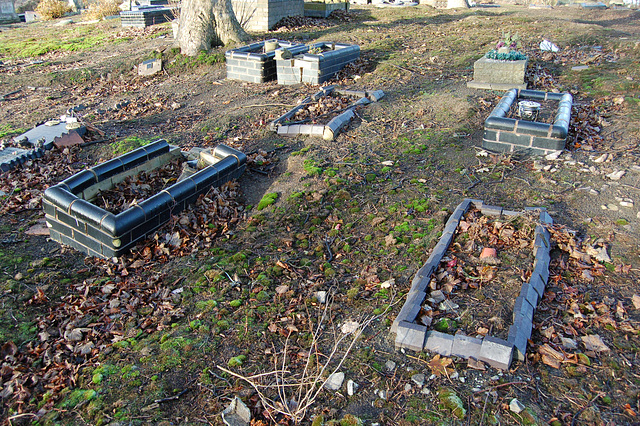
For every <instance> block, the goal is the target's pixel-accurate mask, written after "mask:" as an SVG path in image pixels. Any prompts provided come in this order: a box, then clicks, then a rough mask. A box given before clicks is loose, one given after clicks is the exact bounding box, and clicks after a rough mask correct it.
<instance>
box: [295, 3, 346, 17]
mask: <svg viewBox="0 0 640 426" xmlns="http://www.w3.org/2000/svg"><path fill="white" fill-rule="evenodd" d="M334 10H344V11H345V12H346V11H347V10H349V2H337V3H325V2H323V1H306V2H304V16H309V17H311V18H328V17H329V15H331V12H333V11H334Z"/></svg>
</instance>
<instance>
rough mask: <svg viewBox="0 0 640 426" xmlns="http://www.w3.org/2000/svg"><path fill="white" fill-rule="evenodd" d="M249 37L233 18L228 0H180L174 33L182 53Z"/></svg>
mask: <svg viewBox="0 0 640 426" xmlns="http://www.w3.org/2000/svg"><path fill="white" fill-rule="evenodd" d="M248 39H249V36H248V35H247V33H246V32H245V31H244V30H243V29H242V27H241V26H240V23H238V20H237V19H236V15H235V13H233V9H232V7H231V0H182V7H181V10H180V20H179V28H178V37H177V39H176V41H177V44H178V46H180V51H181V53H182V54H183V55H188V56H195V55H197V54H198V53H200V52H201V51H203V50H204V51H207V50H209V49H211V48H212V47H213V46H220V45H224V44H227V43H229V42H242V41H246V40H248Z"/></svg>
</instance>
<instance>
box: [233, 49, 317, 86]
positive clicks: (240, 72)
mask: <svg viewBox="0 0 640 426" xmlns="http://www.w3.org/2000/svg"><path fill="white" fill-rule="evenodd" d="M267 42H276V43H278V44H279V45H280V47H279V49H287V50H288V51H289V52H291V54H292V55H298V54H300V53H305V52H307V51H308V50H309V46H307V45H305V44H302V43H291V42H288V41H284V40H277V39H275V38H274V39H270V40H264V41H258V42H256V43H251V44H248V45H246V46H241V47H238V48H236V49H231V50H227V51H226V52H225V54H224V57H225V60H226V63H227V78H228V79H229V80H242V81H248V82H250V83H264V82H266V81H269V80H274V79H275V78H276V60H275V56H276V51H275V50H272V51H270V52H263V50H264V45H265V43H267Z"/></svg>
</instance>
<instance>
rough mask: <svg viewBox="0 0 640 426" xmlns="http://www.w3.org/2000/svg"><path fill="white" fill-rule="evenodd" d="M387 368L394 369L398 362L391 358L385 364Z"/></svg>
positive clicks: (388, 369)
mask: <svg viewBox="0 0 640 426" xmlns="http://www.w3.org/2000/svg"><path fill="white" fill-rule="evenodd" d="M384 366H385V368H386V369H387V371H393V370H395V369H396V363H395V362H393V361H391V360H389V361H387V362H386V363H385V364H384Z"/></svg>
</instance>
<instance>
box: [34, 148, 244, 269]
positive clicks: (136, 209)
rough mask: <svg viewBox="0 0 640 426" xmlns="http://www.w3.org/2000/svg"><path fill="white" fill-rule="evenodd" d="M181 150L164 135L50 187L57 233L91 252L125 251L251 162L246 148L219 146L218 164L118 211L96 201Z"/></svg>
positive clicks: (50, 219) (51, 222) (47, 198)
mask: <svg viewBox="0 0 640 426" xmlns="http://www.w3.org/2000/svg"><path fill="white" fill-rule="evenodd" d="M181 155H182V154H181V152H180V150H179V148H177V147H174V146H171V145H169V144H168V143H167V142H166V141H164V140H159V141H156V142H153V143H151V144H149V145H146V146H144V147H142V148H138V149H136V150H134V151H131V152H129V153H127V154H124V155H121V156H119V157H117V158H114V159H112V160H109V161H107V162H105V163H102V164H99V165H97V166H95V167H93V168H91V169H87V170H83V171H81V172H79V173H77V174H75V175H73V176H71V177H70V178H68V179H66V180H64V181H62V182H60V183H59V184H57V185H55V186H52V187H50V188H48V189H47V190H46V191H45V192H44V197H43V207H44V211H45V218H46V220H47V226H48V227H49V228H50V234H51V238H52V239H53V240H55V241H57V242H59V243H61V244H65V245H68V246H71V247H73V248H75V249H76V250H78V251H81V252H83V253H86V254H87V255H90V256H98V257H105V258H110V257H116V256H120V255H121V254H123V253H125V252H127V251H128V250H129V248H131V247H132V246H133V245H135V244H136V243H137V242H138V241H140V240H141V239H143V238H145V237H146V236H148V235H150V234H152V233H153V232H154V231H155V230H156V229H158V228H159V227H160V226H162V225H164V224H165V223H166V222H167V221H168V220H169V219H170V218H171V215H172V214H175V213H178V212H180V211H182V210H183V209H184V208H185V207H186V206H187V205H189V204H190V203H193V202H194V201H196V200H197V199H198V197H199V196H200V195H201V194H204V193H206V192H207V191H209V189H210V188H211V187H214V186H220V185H222V184H224V183H225V182H227V181H229V180H232V179H236V178H238V177H239V176H240V175H242V173H243V172H244V169H245V167H246V156H245V155H244V154H243V153H242V152H240V151H237V150H235V149H233V148H230V147H228V146H226V145H219V146H218V147H216V149H215V150H214V151H213V156H214V157H215V159H216V160H217V161H216V162H215V163H212V164H209V165H208V166H206V167H205V168H203V169H202V170H199V171H198V172H197V173H195V174H193V175H191V176H189V177H188V178H186V179H184V180H181V181H180V182H178V183H176V184H174V185H172V186H170V187H168V188H166V189H164V190H162V191H160V192H159V193H157V194H155V195H153V196H152V197H150V198H148V199H146V200H144V201H142V202H141V203H139V204H137V205H135V206H133V207H131V208H129V209H127V210H125V211H123V212H121V213H119V214H117V215H116V214H113V213H111V212H108V211H106V210H104V209H102V208H100V207H98V206H96V205H95V204H92V203H91V201H92V200H93V199H95V197H96V195H97V194H98V193H99V191H100V190H105V189H109V188H112V187H113V186H114V185H116V184H117V183H119V182H122V181H123V180H124V179H125V178H126V177H128V176H132V175H136V174H137V173H139V172H140V171H148V170H153V169H155V168H158V167H161V166H162V165H164V164H166V163H168V162H169V161H171V160H172V159H174V158H176V157H179V156H181Z"/></svg>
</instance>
